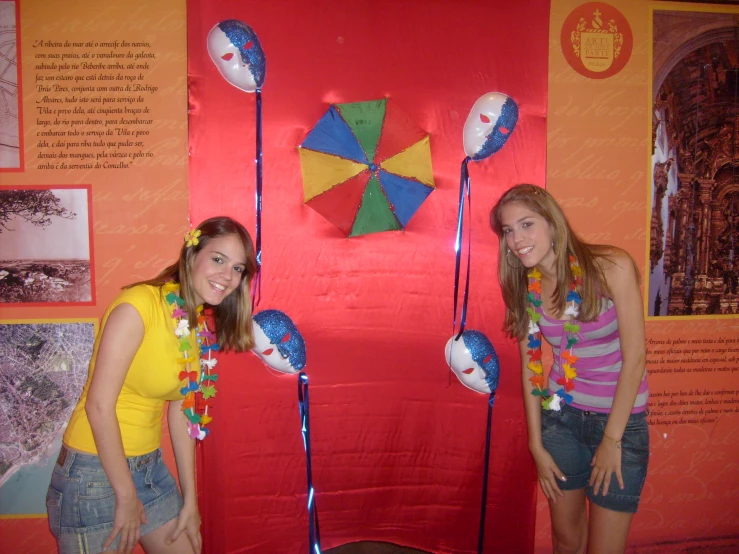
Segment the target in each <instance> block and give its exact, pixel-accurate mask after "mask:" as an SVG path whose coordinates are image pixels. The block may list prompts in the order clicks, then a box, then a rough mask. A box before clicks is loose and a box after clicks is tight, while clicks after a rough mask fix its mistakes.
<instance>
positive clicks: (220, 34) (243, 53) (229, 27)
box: [208, 19, 267, 92]
mask: <svg viewBox="0 0 739 554" xmlns="http://www.w3.org/2000/svg"><path fill="white" fill-rule="evenodd" d="M208 54H209V55H210V59H211V60H213V63H214V64H215V65H216V67H217V68H218V71H220V73H221V75H223V78H224V79H226V81H228V82H229V83H231V84H232V85H233V86H235V87H236V88H238V89H241V90H243V91H245V92H255V91H256V90H257V89H260V88H262V85H263V84H264V75H265V71H266V65H267V62H266V58H265V56H264V50H262V45H261V43H260V42H259V39H258V38H257V35H256V33H255V32H254V31H253V30H252V28H251V27H249V26H248V25H247V24H246V23H242V22H241V21H238V20H235V19H229V20H226V21H221V22H220V23H219V24H218V25H216V26H215V27H213V28H212V29H211V30H210V33H208Z"/></svg>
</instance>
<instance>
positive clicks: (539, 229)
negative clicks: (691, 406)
mask: <svg viewBox="0 0 739 554" xmlns="http://www.w3.org/2000/svg"><path fill="white" fill-rule="evenodd" d="M490 221H491V224H492V226H493V229H494V230H495V232H496V233H497V234H498V236H499V237H500V253H499V263H498V276H499V279H500V283H501V287H502V291H503V298H504V301H505V304H506V316H505V325H504V327H505V330H506V332H507V333H508V334H509V335H510V336H512V337H515V338H516V339H517V340H519V342H520V348H521V359H522V367H523V389H524V405H525V411H526V420H527V425H528V431H529V448H530V450H531V455H532V456H533V458H534V462H535V464H536V470H537V473H538V476H539V484H540V485H541V488H542V491H543V492H544V495H545V496H546V497H547V499H548V500H549V507H550V513H551V519H552V542H553V545H554V552H555V553H584V552H589V553H598V554H602V553H611V552H624V550H625V548H626V539H627V536H628V532H629V526H630V524H631V518H632V516H633V514H634V513H635V512H636V510H637V507H638V505H639V497H640V494H641V490H642V487H643V485H644V480H645V478H646V474H647V463H648V461H649V435H648V431H647V422H646V408H647V398H648V395H649V392H648V389H647V381H646V367H645V359H646V344H645V337H644V314H643V305H642V298H641V291H640V288H639V274H638V270H637V269H636V265H635V264H634V261H633V260H632V258H631V257H630V256H629V254H627V253H626V252H624V251H623V250H621V249H619V248H616V247H613V246H603V245H593V244H587V243H585V242H583V241H581V240H580V239H578V238H577V236H576V235H575V233H574V232H573V231H572V229H571V227H570V225H569V223H568V221H567V218H566V217H565V215H564V213H563V212H562V210H561V208H560V207H559V205H558V204H557V202H556V201H555V200H554V198H552V196H551V195H550V194H549V193H547V192H546V191H545V190H543V189H542V188H540V187H536V186H533V185H517V186H515V187H513V188H511V189H510V190H508V191H507V192H506V193H505V194H504V195H503V196H502V198H501V199H500V200H499V201H498V203H497V204H496V205H495V207H494V208H493V210H492V212H491V214H490ZM542 339H544V340H546V341H547V342H548V343H549V344H550V345H551V347H552V353H553V364H552V368H551V370H550V372H549V375H548V376H546V375H545V374H544V371H543V367H542V361H541V354H542V352H541V342H542ZM588 504H589V510H588Z"/></svg>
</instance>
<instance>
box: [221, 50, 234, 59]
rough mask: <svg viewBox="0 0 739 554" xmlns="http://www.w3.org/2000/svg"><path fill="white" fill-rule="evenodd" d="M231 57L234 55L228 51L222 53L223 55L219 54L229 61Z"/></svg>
mask: <svg viewBox="0 0 739 554" xmlns="http://www.w3.org/2000/svg"><path fill="white" fill-rule="evenodd" d="M233 57H234V55H233V52H228V53H227V54H223V56H221V59H222V60H225V61H229V60H230V59H231V58H233Z"/></svg>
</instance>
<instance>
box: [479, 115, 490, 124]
mask: <svg viewBox="0 0 739 554" xmlns="http://www.w3.org/2000/svg"><path fill="white" fill-rule="evenodd" d="M480 121H482V122H483V123H490V118H489V117H488V116H486V115H485V114H484V113H481V114H480Z"/></svg>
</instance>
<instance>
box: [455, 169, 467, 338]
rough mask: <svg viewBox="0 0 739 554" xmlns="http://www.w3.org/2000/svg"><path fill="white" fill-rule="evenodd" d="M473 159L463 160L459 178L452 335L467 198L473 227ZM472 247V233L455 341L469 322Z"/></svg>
mask: <svg viewBox="0 0 739 554" xmlns="http://www.w3.org/2000/svg"><path fill="white" fill-rule="evenodd" d="M470 160H471V158H470V157H469V156H467V157H466V158H465V159H464V160H462V167H461V170H460V178H459V211H458V212H457V236H456V239H455V241H454V251H455V255H456V259H455V264H454V321H453V324H452V334H454V333H456V332H457V297H458V296H459V273H460V269H461V265H462V263H461V262H462V231H463V220H464V199H465V195H466V196H467V204H468V206H469V215H468V218H469V224H470V227H471V226H472V197H471V195H470V172H469V170H468V168H467V164H468V163H469V161H470ZM471 247H472V233H471V232H470V233H469V234H468V236H467V278H466V281H465V285H464V299H463V301H462V314H461V317H460V323H459V334H458V335H457V337H456V338H455V339H454V340H459V339H460V338H461V337H462V333H463V332H464V326H465V323H466V322H467V302H468V299H469V290H470V258H471Z"/></svg>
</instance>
